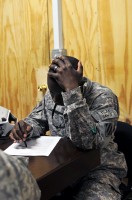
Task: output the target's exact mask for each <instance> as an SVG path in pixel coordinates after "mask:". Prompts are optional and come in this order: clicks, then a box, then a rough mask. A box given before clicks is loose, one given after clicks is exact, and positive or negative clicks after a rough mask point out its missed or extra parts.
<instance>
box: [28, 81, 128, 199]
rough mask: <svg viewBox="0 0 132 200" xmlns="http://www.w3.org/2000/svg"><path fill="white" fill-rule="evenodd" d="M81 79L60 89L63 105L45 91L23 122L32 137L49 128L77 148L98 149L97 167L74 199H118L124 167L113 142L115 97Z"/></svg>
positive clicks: (122, 158) (121, 156)
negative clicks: (76, 84)
mask: <svg viewBox="0 0 132 200" xmlns="http://www.w3.org/2000/svg"><path fill="white" fill-rule="evenodd" d="M84 80H85V81H84V84H83V86H81V87H80V86H79V87H78V88H75V89H73V90H71V91H69V92H62V97H63V102H64V106H59V105H55V103H54V102H53V100H52V98H51V95H50V92H49V91H47V93H46V95H45V97H44V99H43V100H42V101H41V102H40V104H39V105H38V106H37V107H36V108H35V109H34V110H33V111H32V113H31V114H30V115H29V116H28V117H27V118H26V119H25V121H26V122H27V123H29V124H30V125H32V127H33V131H32V134H31V135H32V136H34V135H40V134H42V133H45V132H46V131H47V130H50V132H51V135H54V136H56V135H58V136H62V137H65V136H66V137H69V138H70V139H71V141H72V142H73V143H74V144H75V145H76V146H77V147H79V148H82V149H100V152H101V158H100V159H101V166H100V167H98V168H97V169H96V170H94V171H91V173H89V174H88V175H87V176H86V177H84V178H83V179H82V180H81V181H80V182H81V184H80V190H79V191H78V194H77V195H76V199H80V200H86V199H88V200H94V199H96V200H98V199H101V200H105V199H107V200H118V199H121V194H120V191H119V185H120V183H121V181H120V180H121V179H122V177H125V176H126V171H127V168H126V162H125V159H124V155H123V154H122V153H121V152H118V149H117V145H116V144H115V143H114V142H113V138H114V132H115V129H116V125H117V120H118V116H119V110H118V101H117V97H116V96H115V95H114V94H113V92H112V91H111V90H110V89H109V88H107V87H105V86H102V85H100V84H98V83H96V82H91V81H90V80H88V79H86V78H84Z"/></svg>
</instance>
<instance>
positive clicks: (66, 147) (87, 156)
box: [0, 136, 100, 200]
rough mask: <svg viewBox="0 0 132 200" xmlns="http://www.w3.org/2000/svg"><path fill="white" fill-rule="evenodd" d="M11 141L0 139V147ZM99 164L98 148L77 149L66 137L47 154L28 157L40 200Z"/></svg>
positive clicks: (45, 198) (53, 193) (4, 146)
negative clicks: (39, 190) (38, 189)
mask: <svg viewBox="0 0 132 200" xmlns="http://www.w3.org/2000/svg"><path fill="white" fill-rule="evenodd" d="M47 137H48V136H47ZM11 143H12V141H11V140H0V149H2V150H5V149H6V148H7V147H8V146H9V145H10V144H11ZM99 164H100V155H99V150H88V151H82V150H79V149H78V148H76V147H75V146H74V145H73V144H72V142H71V141H70V140H69V139H67V138H62V139H61V140H60V141H59V142H58V144H57V145H56V147H55V148H54V149H53V151H52V152H51V154H50V155H49V156H31V157H29V170H30V171H31V172H32V174H33V176H34V177H35V179H36V181H37V183H38V185H39V187H40V189H41V193H42V197H41V200H43V199H44V200H47V199H50V198H51V197H52V196H54V195H55V194H56V193H57V192H59V191H61V190H63V189H64V188H66V187H67V186H68V185H70V184H72V183H73V182H74V181H76V180H77V179H79V178H80V177H82V176H84V175H85V174H87V173H88V172H89V171H90V170H92V169H94V168H95V167H97V166H98V165H99Z"/></svg>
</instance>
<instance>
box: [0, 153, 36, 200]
mask: <svg viewBox="0 0 132 200" xmlns="http://www.w3.org/2000/svg"><path fill="white" fill-rule="evenodd" d="M25 159H26V158H23V157H13V156H10V155H7V154H6V153H4V152H3V151H2V150H0V200H39V199H40V190H39V188H38V185H37V183H36V180H35V179H34V178H33V176H32V175H31V173H30V171H29V170H28V168H27V162H26V160H25Z"/></svg>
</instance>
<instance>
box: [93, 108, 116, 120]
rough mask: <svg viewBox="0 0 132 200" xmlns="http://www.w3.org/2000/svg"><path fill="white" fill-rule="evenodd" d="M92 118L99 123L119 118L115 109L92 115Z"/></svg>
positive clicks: (95, 112)
mask: <svg viewBox="0 0 132 200" xmlns="http://www.w3.org/2000/svg"><path fill="white" fill-rule="evenodd" d="M92 117H93V118H94V119H96V120H97V121H104V120H109V119H113V118H117V117H118V114H117V112H116V111H115V110H114V109H113V108H105V109H101V110H98V111H94V112H93V113H92Z"/></svg>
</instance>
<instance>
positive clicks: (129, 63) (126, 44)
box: [98, 0, 132, 123]
mask: <svg viewBox="0 0 132 200" xmlns="http://www.w3.org/2000/svg"><path fill="white" fill-rule="evenodd" d="M131 9H132V1H131V0H126V1H125V0H116V1H114V0H107V1H103V0H99V1H98V13H99V14H98V15H99V31H100V41H101V42H100V46H101V49H100V54H101V57H102V62H101V65H102V66H103V69H104V74H103V75H104V77H105V80H104V84H106V85H108V86H109V87H110V88H112V89H113V91H114V92H115V93H116V94H117V96H118V98H119V105H120V120H122V121H127V122H128V123H132V103H131V102H132V78H131V76H132V53H131V52H132V12H131Z"/></svg>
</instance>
